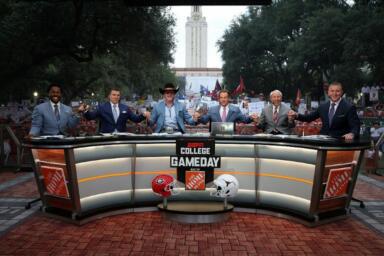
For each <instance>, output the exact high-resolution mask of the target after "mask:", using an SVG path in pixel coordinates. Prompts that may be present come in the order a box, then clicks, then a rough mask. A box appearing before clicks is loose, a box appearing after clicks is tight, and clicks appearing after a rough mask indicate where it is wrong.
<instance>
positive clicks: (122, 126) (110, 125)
mask: <svg viewBox="0 0 384 256" xmlns="http://www.w3.org/2000/svg"><path fill="white" fill-rule="evenodd" d="M108 99H109V101H108V102H105V103H104V104H101V105H100V106H98V107H97V109H96V110H95V111H88V109H89V106H88V105H87V106H85V105H83V104H82V105H81V106H80V107H79V111H80V112H84V117H85V118H86V119H88V120H93V119H97V118H99V119H100V132H101V133H113V132H126V130H127V120H128V119H129V120H131V121H133V122H135V123H139V122H141V121H143V120H144V119H145V116H144V114H140V115H135V114H134V113H132V111H131V110H129V108H128V106H126V105H124V104H121V103H120V89H117V88H111V89H110V90H109V94H108Z"/></svg>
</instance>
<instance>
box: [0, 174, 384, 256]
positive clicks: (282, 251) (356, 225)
mask: <svg viewBox="0 0 384 256" xmlns="http://www.w3.org/2000/svg"><path fill="white" fill-rule="evenodd" d="M354 196H355V197H356V198H359V199H363V200H364V202H365V205H366V208H364V209H361V208H359V204H358V203H357V202H354V203H353V204H352V215H351V217H350V218H348V219H346V220H342V221H339V222H334V223H331V224H326V225H322V226H319V227H316V228H307V227H305V226H303V225H301V224H299V223H296V222H293V221H289V220H285V219H281V218H277V217H272V216H266V215H261V214H251V213H240V212H234V213H232V214H231V218H230V220H229V221H227V222H225V223H220V224H209V225H208V224H205V225H202V224H201V225H198V224H193V225H192V224H190V225H185V224H178V223H173V222H169V221H164V220H163V219H162V216H161V215H160V213H159V212H143V213H131V214H125V215H119V216H113V217H108V218H104V219H101V220H97V221H93V222H91V223H88V224H86V225H83V226H81V227H79V226H75V225H71V224H68V223H65V222H62V221H59V220H55V219H52V218H48V217H45V216H42V215H41V214H40V213H39V211H38V209H39V204H34V206H33V207H32V208H31V209H29V210H26V209H25V208H24V205H25V204H26V203H27V202H28V201H30V200H32V199H33V198H36V197H38V193H37V188H36V184H35V181H34V178H33V175H32V173H18V174H14V173H12V172H10V171H4V170H2V171H0V255H313V254H315V255H383V252H384V179H383V177H380V176H377V175H369V176H366V175H359V180H358V182H357V184H356V189H355V193H354Z"/></svg>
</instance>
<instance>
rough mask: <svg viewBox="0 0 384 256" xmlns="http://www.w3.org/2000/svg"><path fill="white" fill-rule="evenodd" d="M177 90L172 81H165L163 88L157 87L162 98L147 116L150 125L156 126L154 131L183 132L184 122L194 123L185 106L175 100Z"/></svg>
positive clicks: (184, 130)
mask: <svg viewBox="0 0 384 256" xmlns="http://www.w3.org/2000/svg"><path fill="white" fill-rule="evenodd" d="M178 90H179V89H178V88H176V87H175V86H174V85H173V84H172V83H167V84H165V85H164V88H159V91H160V93H161V94H162V95H163V100H162V101H160V102H159V103H157V104H156V105H155V106H154V108H153V110H152V113H151V115H150V118H149V123H150V125H152V126H154V125H155V126H156V127H155V128H154V132H155V133H159V132H167V133H173V132H181V133H185V132H186V129H185V125H184V122H186V123H188V124H190V125H196V122H195V120H194V119H193V118H192V116H191V115H190V114H189V113H188V111H187V109H186V108H185V106H184V105H183V104H181V103H179V102H178V101H177V100H175V95H176V92H177V91H178Z"/></svg>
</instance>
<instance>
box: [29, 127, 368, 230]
mask: <svg viewBox="0 0 384 256" xmlns="http://www.w3.org/2000/svg"><path fill="white" fill-rule="evenodd" d="M180 136H181V137H183V138H188V139H191V140H193V139H202V138H203V139H204V138H209V137H208V135H203V134H200V135H198V134H189V135H180ZM180 136H172V135H165V136H156V135H133V136H128V135H126V136H93V137H75V138H73V137H72V138H64V139H33V140H31V141H25V142H24V146H26V147H30V148H31V149H32V153H33V156H34V160H35V164H36V168H35V174H36V175H35V176H36V181H37V185H38V188H39V192H40V196H41V200H42V203H43V206H42V211H43V212H46V213H50V214H52V215H57V216H66V217H68V218H69V219H73V220H81V219H85V218H89V217H92V216H95V215H100V214H104V215H108V213H112V212H116V211H123V210H125V211H128V212H129V211H132V212H133V211H136V210H137V209H139V208H140V207H143V206H156V205H157V204H158V203H159V202H161V200H162V199H161V198H160V197H159V196H157V195H155V194H154V193H153V192H152V190H151V180H152V178H154V177H155V176H156V175H159V174H170V175H173V176H175V177H176V168H170V156H171V155H175V150H176V146H175V141H176V139H177V138H178V137H180ZM369 146H370V143H369V141H368V140H363V139H362V140H355V141H353V142H345V141H340V140H336V139H332V138H324V137H321V136H307V137H297V136H287V135H285V136H281V135H278V136H271V135H263V134H256V135H253V136H239V135H233V136H228V135H226V136H224V135H223V136H216V137H215V147H216V149H215V151H216V152H215V155H217V156H220V157H221V168H217V169H215V170H214V177H217V176H218V175H220V174H231V175H233V176H235V177H236V178H237V179H238V180H239V183H240V188H239V191H238V194H237V195H236V196H235V197H234V198H230V200H229V202H230V203H231V204H233V205H235V207H236V208H238V209H241V210H244V209H245V210H247V211H251V212H268V213H275V214H276V215H279V216H291V217H294V218H296V219H301V220H304V221H308V222H312V223H317V222H320V221H322V220H324V221H326V220H327V219H330V218H331V219H335V218H336V219H337V218H340V217H345V216H347V215H348V214H349V206H350V201H351V198H352V193H353V190H354V186H355V183H356V179H357V175H358V170H359V166H360V163H361V160H362V157H363V153H364V150H365V149H367V148H369ZM211 184H212V183H211ZM211 184H207V189H206V190H203V191H190V190H185V189H184V185H183V184H180V188H179V190H180V193H179V194H178V195H174V196H171V197H170V198H169V201H179V200H180V201H222V199H220V198H216V197H211V196H210V191H211V190H212V189H211V188H210V185H211Z"/></svg>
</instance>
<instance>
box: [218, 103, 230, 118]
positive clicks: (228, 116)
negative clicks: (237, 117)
mask: <svg viewBox="0 0 384 256" xmlns="http://www.w3.org/2000/svg"><path fill="white" fill-rule="evenodd" d="M219 113H220V108H219ZM232 114H233V108H232V106H231V105H229V104H228V114H227V118H226V120H225V121H223V120H221V121H222V122H231V116H232ZM220 119H221V117H220Z"/></svg>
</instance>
